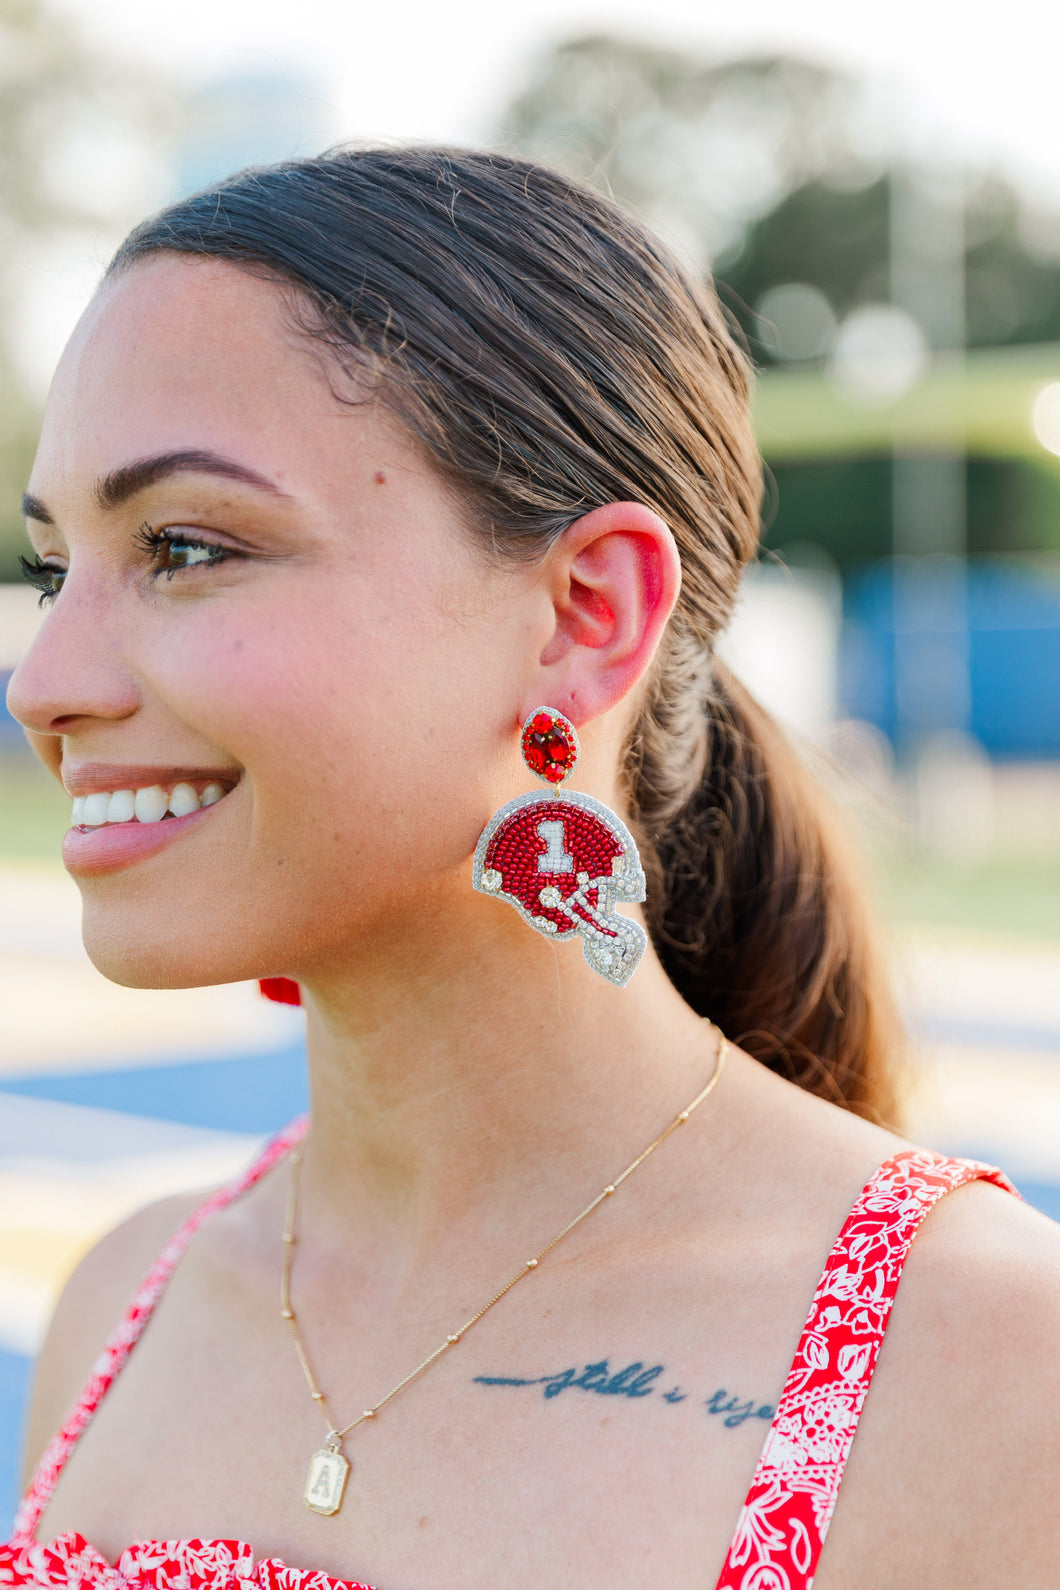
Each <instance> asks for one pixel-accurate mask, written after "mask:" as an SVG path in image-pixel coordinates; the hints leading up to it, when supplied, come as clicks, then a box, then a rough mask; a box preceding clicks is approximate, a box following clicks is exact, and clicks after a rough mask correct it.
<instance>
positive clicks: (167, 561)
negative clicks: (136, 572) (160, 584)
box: [133, 524, 233, 579]
mask: <svg viewBox="0 0 1060 1590" xmlns="http://www.w3.org/2000/svg"><path fill="white" fill-rule="evenodd" d="M133 540H134V541H135V542H136V545H137V546H138V547H142V548H143V549H144V551H145V552H149V553H150V554H151V557H152V559H153V560H154V562H155V565H156V567H155V570H154V572H155V573H156V574H164V575H165V576H166V578H167V579H172V578H173V576H174V574H179V573H180V571H181V569H193V568H199V567H201V566H202V565H206V566H207V567H209V566H211V565H213V564H215V563H223V562H224V560H225V559H226V558H228V557H231V556H232V555H233V554H232V553H231V552H230V551H229V550H228V548H227V547H222V546H219V545H218V543H217V542H216V541H202V540H200V539H198V538H197V537H196V536H189V535H186V534H184V533H182V532H181V531H180V530H177V529H172V530H153V529H152V528H151V526H150V525H148V524H143V525H141V526H140V528H139V530H137V532H136V535H135V536H134V537H133ZM196 553H200V554H202V556H199V557H197V556H196V555H195V554H196Z"/></svg>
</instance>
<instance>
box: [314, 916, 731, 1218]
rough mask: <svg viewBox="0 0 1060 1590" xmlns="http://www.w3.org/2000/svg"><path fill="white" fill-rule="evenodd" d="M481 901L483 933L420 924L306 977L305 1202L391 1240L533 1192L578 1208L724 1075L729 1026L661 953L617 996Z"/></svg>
mask: <svg viewBox="0 0 1060 1590" xmlns="http://www.w3.org/2000/svg"><path fill="white" fill-rule="evenodd" d="M482 904H483V905H484V906H485V907H486V908H487V912H488V914H487V915H486V916H485V917H482V913H481V912H480V911H479V910H478V905H477V903H476V907H475V909H474V911H473V912H472V913H471V914H472V915H473V916H476V917H479V918H480V919H481V926H480V924H479V923H468V924H460V925H458V926H457V927H456V928H455V929H454V927H453V925H452V923H449V924H448V925H447V926H446V927H444V928H443V927H442V926H441V925H440V924H439V926H438V928H437V930H436V931H430V930H424V928H423V926H422V924H421V929H420V932H419V933H418V935H417V938H418V942H417V943H416V944H415V945H411V944H409V943H408V942H407V940H406V942H405V943H403V944H402V945H401V946H400V947H399V950H400V952H399V953H398V954H396V955H395V954H394V953H393V947H392V946H391V947H390V952H389V953H384V952H383V951H382V950H379V951H377V952H375V953H371V952H369V953H365V951H364V949H363V947H359V948H358V953H357V960H356V968H354V967H352V966H351V965H349V964H346V965H343V966H331V967H327V968H322V969H320V971H319V974H318V975H313V976H311V977H309V978H307V979H306V981H305V983H304V984H303V987H304V989H305V996H304V997H305V999H306V1010H307V1023H308V1029H307V1036H308V1051H309V1062H310V1084H311V1099H312V1118H313V1129H312V1134H311V1141H310V1144H309V1148H308V1152H307V1156H306V1166H305V1173H304V1175H305V1183H306V1197H307V1200H309V1199H312V1200H314V1201H315V1202H317V1205H318V1207H319V1208H320V1209H321V1211H322V1212H323V1210H324V1209H325V1208H327V1210H328V1212H329V1217H330V1218H331V1219H334V1220H335V1221H337V1222H338V1223H339V1224H340V1225H341V1224H342V1223H343V1222H344V1221H346V1220H347V1219H349V1218H353V1217H354V1212H355V1218H356V1219H357V1220H358V1222H359V1223H362V1224H363V1222H364V1221H365V1220H366V1219H367V1220H370V1221H373V1222H375V1223H376V1224H378V1226H379V1228H380V1237H381V1239H385V1241H386V1242H387V1243H388V1244H391V1245H392V1244H393V1243H395V1242H397V1243H399V1244H402V1245H405V1246H411V1247H412V1248H418V1247H419V1246H420V1245H421V1244H427V1243H429V1242H431V1241H433V1240H435V1239H436V1238H437V1235H438V1233H439V1232H442V1231H446V1230H450V1229H453V1228H454V1227H455V1226H460V1227H462V1228H463V1229H465V1230H466V1229H467V1228H468V1226H469V1223H471V1224H472V1225H473V1224H475V1223H476V1222H477V1223H482V1222H486V1223H487V1224H489V1223H492V1222H493V1221H494V1220H496V1222H497V1223H498V1230H502V1229H503V1227H504V1223H505V1221H506V1219H508V1218H509V1216H510V1212H511V1211H512V1209H513V1207H515V1206H516V1205H524V1206H525V1204H526V1202H527V1199H528V1198H531V1197H532V1199H533V1201H534V1203H535V1204H536V1205H538V1206H540V1205H541V1204H542V1202H543V1201H544V1202H545V1203H547V1204H548V1205H549V1207H550V1208H551V1207H553V1206H554V1207H555V1209H556V1210H558V1211H559V1212H560V1213H562V1211H563V1210H564V1209H565V1208H567V1207H568V1206H572V1205H573V1204H576V1203H577V1202H578V1200H579V1198H580V1197H581V1195H582V1193H585V1194H586V1196H589V1195H591V1193H592V1191H593V1190H594V1189H595V1187H596V1184H597V1183H598V1182H599V1183H600V1184H601V1185H603V1184H604V1183H606V1182H607V1181H608V1180H609V1179H611V1178H612V1177H613V1176H614V1175H615V1174H617V1173H618V1172H620V1171H621V1170H622V1169H623V1168H624V1166H625V1165H626V1164H627V1163H628V1162H629V1161H630V1160H632V1159H633V1158H634V1157H635V1156H636V1155H637V1154H638V1153H639V1152H640V1151H641V1150H642V1149H643V1148H644V1147H645V1146H646V1145H647V1143H649V1142H650V1141H651V1140H652V1138H653V1137H654V1136H655V1135H656V1134H657V1133H658V1132H659V1131H661V1130H662V1128H663V1127H664V1126H666V1125H667V1124H668V1122H669V1121H670V1120H672V1119H673V1117H674V1115H675V1114H676V1113H677V1112H678V1111H679V1110H680V1109H682V1108H683V1107H684V1106H685V1105H687V1104H688V1103H689V1102H690V1100H691V1099H692V1098H693V1097H694V1096H695V1095H696V1094H697V1093H698V1092H699V1090H700V1089H701V1088H702V1087H703V1085H704V1084H705V1083H706V1081H707V1079H708V1077H709V1076H710V1073H711V1068H712V1067H713V1065H714V1061H715V1056H716V1052H717V1045H716V1040H715V1035H714V1033H713V1030H712V1029H711V1027H710V1025H709V1023H705V1022H703V1021H701V1020H700V1019H699V1018H698V1017H697V1016H696V1015H695V1014H694V1013H693V1012H692V1011H690V1010H689V1008H688V1007H687V1006H686V1005H685V1004H684V1002H683V1001H682V1000H681V999H680V998H679V996H678V995H677V993H676V992H675V990H674V988H673V986H672V984H671V983H670V982H669V980H668V978H667V977H666V975H665V973H664V972H663V970H662V967H661V965H660V964H659V962H658V960H657V959H656V958H655V956H654V954H653V953H652V951H651V950H650V949H649V950H648V952H647V953H646V954H645V957H644V960H643V961H642V963H641V965H640V967H639V968H638V970H637V972H636V974H635V976H634V978H633V980H632V981H631V983H630V984H629V985H628V986H627V987H626V988H622V989H620V988H615V987H613V986H612V985H610V984H608V983H606V982H604V981H603V980H602V979H600V978H599V977H597V976H596V974H594V973H593V972H592V971H591V970H590V969H589V968H588V967H587V966H586V965H585V964H584V961H583V958H582V956H581V954H580V952H579V948H578V947H577V946H575V945H563V946H555V945H553V944H551V943H549V942H548V941H547V940H544V939H540V938H538V936H537V935H535V934H534V933H533V932H531V931H530V930H529V929H528V928H526V927H525V925H524V924H522V923H521V922H520V921H519V920H518V918H517V917H515V915H514V913H511V918H512V919H511V922H510V923H509V922H507V921H506V920H503V915H504V914H502V913H501V911H500V910H499V908H498V906H497V904H496V902H493V901H486V902H482ZM498 918H502V919H501V920H498ZM465 927H466V929H467V931H463V928H465ZM476 928H479V931H475V929H476ZM545 1189H547V1196H546V1195H544V1190H545ZM543 1215H544V1211H542V1218H543Z"/></svg>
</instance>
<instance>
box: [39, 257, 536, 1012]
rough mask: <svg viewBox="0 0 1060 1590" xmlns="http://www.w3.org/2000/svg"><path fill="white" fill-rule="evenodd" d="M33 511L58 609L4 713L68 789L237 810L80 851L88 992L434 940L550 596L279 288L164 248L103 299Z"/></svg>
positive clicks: (58, 386)
mask: <svg viewBox="0 0 1060 1590" xmlns="http://www.w3.org/2000/svg"><path fill="white" fill-rule="evenodd" d="M196 455H197V456H196ZM29 495H30V497H31V499H32V500H31V502H30V504H29V506H30V509H31V518H30V521H29V524H30V534H31V537H32V539H33V543H34V547H35V549H36V552H37V554H38V556H39V557H40V558H41V559H42V560H43V561H44V562H45V563H46V564H48V565H49V566H52V567H54V568H55V569H56V570H61V571H62V575H61V578H59V577H57V578H56V580H55V583H56V584H59V585H61V589H60V591H59V595H58V596H57V597H56V598H55V600H54V602H53V603H52V604H51V610H50V612H49V614H48V617H47V620H46V621H45V623H44V625H43V627H42V629H41V631H40V633H39V636H38V638H37V640H36V643H35V645H34V646H33V648H32V650H31V652H30V653H29V654H28V656H27V657H26V658H25V660H24V662H23V663H22V665H21V666H20V668H19V669H18V671H17V672H16V674H15V676H14V679H13V680H12V684H11V689H10V697H9V699H10V703H11V708H12V710H13V712H14V713H15V715H16V716H17V717H18V718H20V719H21V721H22V722H23V723H24V724H25V725H26V727H27V728H28V729H30V730H31V731H33V733H32V739H33V743H34V745H35V748H36V749H37V751H38V753H39V754H40V756H41V757H42V759H43V760H44V761H45V762H46V764H47V765H48V766H49V768H51V770H52V771H53V772H54V773H55V774H56V775H57V776H59V777H60V778H62V780H63V782H64V783H65V785H66V788H67V790H68V791H69V792H70V793H71V795H74V794H89V793H93V792H96V793H99V792H105V791H114V790H119V789H133V790H136V789H145V788H149V787H150V786H152V785H156V784H160V785H161V786H162V787H163V788H172V786H173V785H175V784H176V783H178V782H184V783H189V784H190V785H191V786H192V788H193V789H194V790H195V791H196V793H197V794H201V793H202V791H203V790H204V789H205V787H206V786H207V785H208V784H209V783H211V782H212V783H214V784H215V785H220V787H221V788H223V789H224V790H226V791H227V793H225V794H224V796H223V798H221V799H216V800H215V801H214V802H213V804H210V805H208V806H206V807H204V808H203V809H202V810H201V811H198V812H193V813H192V814H191V815H189V816H186V817H181V818H179V819H177V818H173V817H167V818H165V819H164V820H163V821H162V822H161V823H159V824H157V825H154V826H151V825H146V826H141V827H140V828H139V829H138V830H137V825H135V824H132V825H130V824H128V823H126V824H118V825H109V826H108V827H106V828H103V829H95V830H93V831H92V832H90V833H87V834H86V833H79V832H78V831H76V830H72V831H71V832H70V833H68V834H67V836H66V840H65V841H64V859H65V860H66V864H67V866H68V867H69V868H70V870H71V872H72V873H73V874H74V876H75V878H76V879H77V881H78V884H79V886H80V888H81V891H82V894H83V897H84V904H85V923H84V925H85V938H86V944H87V946H88V949H89V952H90V954H91V955H92V958H93V959H94V961H95V962H96V964H97V965H98V966H99V967H100V969H101V970H102V971H103V972H104V973H105V974H106V975H107V976H109V977H111V978H112V979H114V980H115V981H117V982H122V983H126V984H129V985H131V986H149V987H166V986H169V987H180V986H188V985H192V984H205V983H215V982H227V981H233V980H236V979H239V978H244V977H255V976H263V975H267V974H277V973H281V972H286V973H290V974H292V975H295V976H298V975H311V973H312V970H313V968H314V967H315V966H325V965H327V964H328V963H329V961H332V960H334V958H335V957H342V956H345V955H348V954H349V953H350V952H351V951H354V952H355V951H356V948H357V946H358V944H360V945H362V946H363V945H366V944H367V943H368V942H369V940H371V942H375V943H378V942H380V940H382V941H383V942H384V943H386V942H387V941H389V940H390V939H391V938H393V939H394V940H395V941H398V940H401V941H407V939H408V936H409V923H410V916H409V913H410V909H411V908H412V906H413V905H415V906H416V908H417V910H418V912H419V913H420V916H419V918H418V920H420V921H421V922H422V925H423V931H424V932H425V933H426V932H433V931H436V927H437V922H438V921H439V920H442V919H448V920H449V921H452V919H453V917H454V915H458V914H459V912H460V911H462V910H463V911H468V912H470V911H474V910H475V909H476V907H477V904H478V902H477V897H475V896H474V895H473V894H472V891H471V888H470V881H469V870H470V869H469V867H468V857H469V855H470V852H471V850H472V849H473V846H474V843H475V840H476V838H477V835H478V832H479V830H480V828H481V826H482V824H483V822H484V821H485V818H486V817H487V816H488V814H489V811H490V809H491V808H492V806H494V805H495V804H497V802H498V801H499V800H501V799H504V798H506V797H507V796H509V795H510V794H512V793H515V792H516V791H517V790H518V789H519V788H521V787H523V782H524V781H522V782H521V781H520V774H519V767H518V755H517V750H516V747H517V733H516V730H517V713H518V712H519V711H520V710H521V709H522V703H523V697H524V693H525V689H526V684H527V681H526V674H527V665H528V660H530V659H534V658H536V657H537V656H539V655H540V650H541V645H542V644H543V643H544V641H545V640H546V639H547V630H548V621H549V616H550V615H549V607H548V602H547V599H546V593H544V592H543V589H542V585H541V580H540V575H539V573H535V572H534V571H533V570H532V569H526V568H519V567H516V568H514V569H513V568H511V567H508V568H499V567H496V566H494V565H493V564H492V563H490V562H489V561H488V560H487V559H486V558H485V556H484V555H483V554H482V552H481V551H480V550H479V548H478V546H477V545H476V544H475V542H474V540H473V538H472V536H471V534H470V532H469V531H468V528H467V526H466V523H465V519H464V517H463V516H462V514H461V511H460V508H459V505H458V504H457V503H456V501H455V500H454V497H453V496H452V495H451V494H450V493H449V492H448V491H447V490H446V489H445V487H444V486H443V485H442V483H441V482H440V480H439V478H438V477H437V476H436V475H435V474H434V473H433V472H432V471H431V470H430V469H429V468H428V467H427V466H426V465H425V463H424V462H423V461H422V459H421V458H420V457H419V456H418V454H417V453H416V451H415V450H414V448H413V446H412V444H411V443H410V441H409V440H408V439H407V437H406V436H405V434H404V432H403V431H402V429H401V427H400V426H399V425H398V424H397V423H396V422H395V421H394V420H393V419H391V418H390V417H389V416H388V415H387V413H386V412H385V411H384V410H383V409H381V408H379V407H377V406H373V405H371V404H364V405H363V406H362V405H357V404H351V403H344V402H342V401H340V400H339V399H338V398H337V397H336V396H334V395H333V393H332V391H331V389H330V386H329V383H328V381H327V379H326V378H325V376H324V374H323V372H322V370H321V368H320V367H319V365H318V364H317V363H316V362H315V359H314V356H313V354H312V353H311V351H310V350H309V349H308V348H307V346H306V344H305V343H304V341H302V340H301V339H299V338H298V336H297V335H296V334H295V333H294V332H293V331H292V330H291V329H290V328H289V324H288V320H287V318H286V317H285V313H284V307H283V298H282V295H281V292H280V290H279V289H278V288H277V287H275V286H274V285H272V284H270V283H268V282H263V281H259V280H256V279H255V278H253V277H251V276H249V275H247V274H245V273H243V272H241V271H239V270H237V269H235V268H234V267H231V266H228V265H225V264H222V263H219V262H216V261H205V260H185V259H180V258H178V257H175V256H166V255H159V256H156V257H154V258H152V259H150V260H148V261H146V262H142V263H140V264H138V265H136V266H135V267H133V268H132V269H131V270H130V271H129V272H127V273H126V274H124V275H122V276H120V277H118V278H117V279H116V280H113V281H111V282H109V283H107V284H106V285H105V286H104V288H103V289H102V291H101V292H100V294H99V296H98V297H97V298H96V300H95V301H94V303H93V304H92V305H91V307H90V308H89V310H88V311H87V313H86V315H85V317H84V319H83V320H82V322H81V324H80V326H79V327H78V329H77V331H76V333H75V335H74V338H73V340H72V341H71V343H70V346H69V347H68V349H67V350H66V353H65V355H64V357H63V360H62V363H61V366H60V369H59V372H58V374H57V377H56V380H55V383H54V387H53V390H52V393H51V395H50V398H49V402H48V409H47V415H46V420H45V425H44V429H43V434H42V438H41V444H40V450H39V453H38V455H37V460H36V463H35V465H34V469H33V477H32V480H31V483H30V488H29ZM49 520H50V521H51V522H48V521H49ZM160 535H161V536H162V537H164V538H166V539H168V542H169V544H168V545H167V544H166V540H165V539H164V540H163V542H162V544H161V545H158V544H154V545H153V544H152V542H155V543H157V541H158V538H159V536H160ZM535 704H536V703H535V702H533V701H531V702H529V703H528V706H527V707H526V708H525V710H529V708H530V707H532V706H533V705H535ZM212 793H213V794H214V795H216V793H217V791H216V790H215V791H213V792H212ZM148 806H149V803H148ZM147 809H148V808H145V810H147ZM134 830H137V831H135V832H134ZM486 904H487V907H489V906H491V905H492V902H486ZM493 909H494V910H495V907H494V908H493Z"/></svg>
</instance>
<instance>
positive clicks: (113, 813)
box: [107, 789, 134, 823]
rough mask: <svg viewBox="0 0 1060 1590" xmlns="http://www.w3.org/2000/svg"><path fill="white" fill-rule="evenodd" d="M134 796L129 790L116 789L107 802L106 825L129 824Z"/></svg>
mask: <svg viewBox="0 0 1060 1590" xmlns="http://www.w3.org/2000/svg"><path fill="white" fill-rule="evenodd" d="M133 801H134V796H133V792H132V790H131V789H116V790H114V792H113V793H112V795H111V797H110V800H109V801H108V802H107V821H108V823H131V822H132V817H133Z"/></svg>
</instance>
